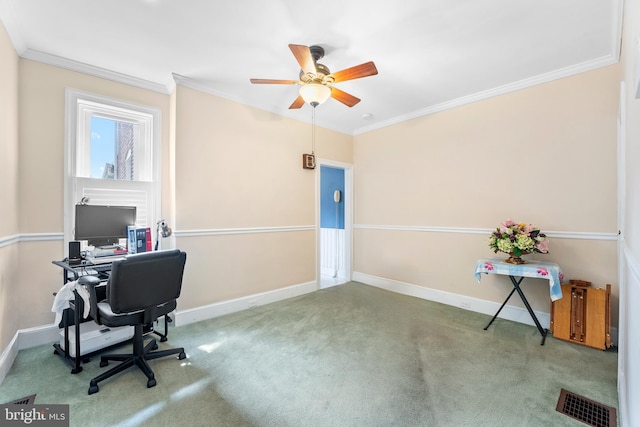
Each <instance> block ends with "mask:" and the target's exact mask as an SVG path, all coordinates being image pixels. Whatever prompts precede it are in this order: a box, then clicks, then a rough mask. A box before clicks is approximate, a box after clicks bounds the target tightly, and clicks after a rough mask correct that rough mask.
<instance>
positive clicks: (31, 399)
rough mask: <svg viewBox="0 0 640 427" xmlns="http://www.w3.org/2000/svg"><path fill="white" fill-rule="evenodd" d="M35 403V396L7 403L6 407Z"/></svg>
mask: <svg viewBox="0 0 640 427" xmlns="http://www.w3.org/2000/svg"><path fill="white" fill-rule="evenodd" d="M35 401H36V395H35V394H32V395H31V396H27V397H23V398H22V399H18V400H14V401H13V402H7V403H6V404H7V405H33V404H34V402H35Z"/></svg>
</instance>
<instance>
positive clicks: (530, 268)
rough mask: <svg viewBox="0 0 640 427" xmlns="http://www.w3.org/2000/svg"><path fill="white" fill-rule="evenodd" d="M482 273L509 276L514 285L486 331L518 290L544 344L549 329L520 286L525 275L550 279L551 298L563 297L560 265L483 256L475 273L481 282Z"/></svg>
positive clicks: (477, 263) (553, 299)
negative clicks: (540, 319) (538, 316)
mask: <svg viewBox="0 0 640 427" xmlns="http://www.w3.org/2000/svg"><path fill="white" fill-rule="evenodd" d="M482 273H486V274H501V275H505V276H509V279H511V284H512V285H513V289H512V290H511V292H510V293H509V296H507V299H505V300H504V302H503V303H502V305H501V306H500V308H499V309H498V312H497V313H496V314H495V315H494V316H493V319H491V321H490V322H489V324H488V325H487V326H486V327H485V328H484V329H485V331H486V330H487V329H488V328H489V326H491V324H492V323H493V321H494V320H496V317H498V314H500V312H501V311H502V309H503V308H504V306H505V305H506V304H507V301H509V299H510V298H511V296H512V295H513V293H514V292H518V295H519V296H520V299H521V300H522V302H523V303H524V306H525V307H526V308H527V311H528V312H529V315H530V316H531V318H532V319H533V321H534V323H535V324H536V327H537V328H538V332H540V335H542V342H541V343H540V345H544V341H545V339H546V337H547V332H548V329H543V328H542V325H540V322H539V321H538V318H537V317H536V315H535V313H534V312H533V310H532V309H531V306H530V305H529V301H527V298H526V297H525V295H524V292H522V289H521V288H520V284H521V283H522V281H523V280H524V278H525V277H532V278H537V279H545V280H548V281H549V296H550V298H551V301H555V300H558V299H560V298H562V289H561V287H560V282H561V281H562V280H563V278H564V275H563V274H562V271H561V270H560V266H559V265H558V264H555V263H552V262H544V261H530V262H527V263H526V264H509V263H506V262H504V259H502V258H482V259H479V260H478V262H476V268H475V275H476V279H478V282H480V279H481V278H482Z"/></svg>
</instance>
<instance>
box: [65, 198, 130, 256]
mask: <svg viewBox="0 0 640 427" xmlns="http://www.w3.org/2000/svg"><path fill="white" fill-rule="evenodd" d="M135 223H136V207H135V206H99V205H76V221H75V233H74V234H75V239H76V240H86V241H87V243H88V244H89V245H90V246H108V245H115V244H118V243H119V242H120V239H124V238H126V237H127V226H128V225H135Z"/></svg>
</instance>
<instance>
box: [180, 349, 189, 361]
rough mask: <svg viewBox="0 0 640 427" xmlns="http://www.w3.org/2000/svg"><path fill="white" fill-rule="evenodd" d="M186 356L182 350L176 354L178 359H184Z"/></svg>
mask: <svg viewBox="0 0 640 427" xmlns="http://www.w3.org/2000/svg"><path fill="white" fill-rule="evenodd" d="M186 357H187V355H186V354H185V353H184V351H183V352H182V353H180V354H179V355H178V359H180V360H182V359H185V358H186Z"/></svg>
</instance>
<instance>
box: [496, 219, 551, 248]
mask: <svg viewBox="0 0 640 427" xmlns="http://www.w3.org/2000/svg"><path fill="white" fill-rule="evenodd" d="M489 247H490V248H491V249H493V252H495V253H498V252H504V253H507V254H510V255H511V256H514V257H520V256H522V255H524V254H528V253H531V252H537V253H541V254H547V253H549V240H548V239H547V236H546V235H545V234H543V233H541V232H540V230H539V229H537V228H536V227H534V226H533V225H531V224H529V225H526V224H525V223H524V222H521V223H517V222H515V221H512V220H511V219H508V220H506V221H504V222H503V223H502V224H500V227H498V228H496V231H494V232H493V233H491V236H490V237H489Z"/></svg>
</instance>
